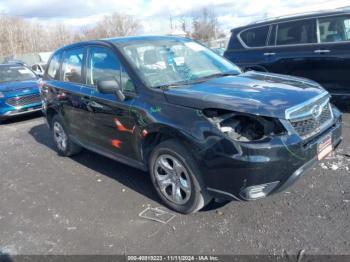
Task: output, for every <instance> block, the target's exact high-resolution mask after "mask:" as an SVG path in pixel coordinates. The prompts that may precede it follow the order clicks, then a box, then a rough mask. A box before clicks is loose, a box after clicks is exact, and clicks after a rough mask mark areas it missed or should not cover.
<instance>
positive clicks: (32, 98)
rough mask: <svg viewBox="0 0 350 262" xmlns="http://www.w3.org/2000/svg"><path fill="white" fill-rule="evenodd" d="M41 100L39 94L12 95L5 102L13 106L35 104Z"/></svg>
mask: <svg viewBox="0 0 350 262" xmlns="http://www.w3.org/2000/svg"><path fill="white" fill-rule="evenodd" d="M40 102H41V98H40V95H39V94H34V95H27V96H19V97H12V98H9V99H7V100H6V104H8V105H10V106H14V107H21V106H27V105H31V104H37V103H40Z"/></svg>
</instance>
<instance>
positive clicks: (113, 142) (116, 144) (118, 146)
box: [112, 139, 122, 148]
mask: <svg viewBox="0 0 350 262" xmlns="http://www.w3.org/2000/svg"><path fill="white" fill-rule="evenodd" d="M121 144H122V141H120V140H118V139H113V140H112V146H114V147H116V148H120V147H121Z"/></svg>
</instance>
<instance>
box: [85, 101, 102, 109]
mask: <svg viewBox="0 0 350 262" xmlns="http://www.w3.org/2000/svg"><path fill="white" fill-rule="evenodd" d="M88 105H89V106H91V107H95V108H103V105H101V104H99V103H96V102H95V101H89V102H88Z"/></svg>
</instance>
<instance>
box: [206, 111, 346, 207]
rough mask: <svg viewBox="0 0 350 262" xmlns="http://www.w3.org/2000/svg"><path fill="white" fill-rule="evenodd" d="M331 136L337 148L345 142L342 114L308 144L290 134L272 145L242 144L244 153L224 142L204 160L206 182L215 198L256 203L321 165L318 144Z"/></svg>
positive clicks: (334, 146) (224, 140)
mask: <svg viewBox="0 0 350 262" xmlns="http://www.w3.org/2000/svg"><path fill="white" fill-rule="evenodd" d="M329 135H331V137H332V146H333V149H335V148H336V147H337V146H338V145H339V144H340V142H341V140H342V134H341V116H340V115H337V116H335V118H334V122H333V124H332V125H331V126H330V127H329V128H327V129H326V130H324V131H323V132H322V133H320V134H318V135H317V136H315V137H314V138H312V139H311V140H307V141H302V140H301V139H300V138H299V137H298V136H297V135H290V136H289V135H288V136H284V137H279V138H278V137H276V138H274V139H273V140H272V141H269V143H248V144H240V151H241V152H234V149H230V144H231V146H232V142H230V141H228V140H226V139H223V140H222V141H220V142H219V143H221V145H220V146H215V147H214V148H212V149H211V150H210V151H207V152H206V153H205V154H204V155H203V156H202V157H201V158H202V160H201V163H200V166H201V169H202V173H203V174H204V176H203V177H204V183H205V184H206V187H207V190H208V192H209V193H210V194H211V195H212V196H213V197H217V198H220V199H229V200H232V199H243V200H253V199H258V198H261V197H265V196H267V195H271V194H274V193H277V192H280V191H283V190H284V189H286V188H287V187H289V186H290V185H292V184H293V183H294V182H295V181H296V180H297V179H298V178H299V177H301V176H303V175H304V174H305V173H306V172H307V171H308V170H309V169H311V168H312V166H313V165H315V164H316V163H317V162H318V159H317V147H318V144H319V143H320V142H321V141H323V140H324V139H325V138H326V137H327V136H329ZM254 194H255V195H254Z"/></svg>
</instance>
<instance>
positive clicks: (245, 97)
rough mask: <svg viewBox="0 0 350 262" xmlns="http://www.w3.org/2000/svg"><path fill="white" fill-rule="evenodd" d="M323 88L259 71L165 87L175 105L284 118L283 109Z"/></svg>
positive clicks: (169, 98) (300, 79) (310, 97)
mask: <svg viewBox="0 0 350 262" xmlns="http://www.w3.org/2000/svg"><path fill="white" fill-rule="evenodd" d="M325 92H326V91H325V90H324V89H323V88H321V87H320V86H319V85H318V84H317V83H316V82H314V81H311V80H307V79H304V78H298V77H290V76H284V75H278V74H270V73H260V72H247V73H244V74H240V75H237V76H227V77H220V78H216V79H211V80H208V81H206V82H203V83H197V84H193V85H184V86H182V87H176V88H171V89H169V90H167V91H164V93H165V96H166V98H167V100H168V101H169V102H170V103H173V104H176V105H182V106H187V107H192V108H196V109H205V108H217V109H227V110H232V111H236V112H242V113H249V114H256V115H263V116H269V117H276V118H281V119H284V118H285V111H286V109H288V108H290V107H293V106H296V105H298V104H301V103H303V102H305V101H307V100H310V99H312V98H314V97H316V96H318V95H320V94H322V93H325Z"/></svg>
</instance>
